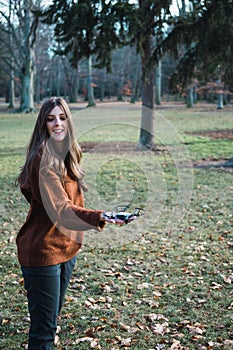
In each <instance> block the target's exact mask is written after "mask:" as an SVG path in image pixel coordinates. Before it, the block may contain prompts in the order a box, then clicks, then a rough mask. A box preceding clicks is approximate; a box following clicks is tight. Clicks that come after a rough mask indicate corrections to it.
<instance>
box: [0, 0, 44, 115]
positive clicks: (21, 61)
mask: <svg viewBox="0 0 233 350" xmlns="http://www.w3.org/2000/svg"><path fill="white" fill-rule="evenodd" d="M10 6H11V8H12V11H10V13H9V15H8V14H6V12H5V11H4V8H2V10H1V11H0V15H1V17H2V18H3V19H4V21H5V22H6V23H7V26H1V30H4V31H5V33H7V34H8V41H5V45H6V46H7V48H8V49H9V51H10V57H11V59H10V60H8V61H7V65H8V66H9V69H10V71H12V70H14V72H15V71H17V73H18V76H19V77H20V81H21V91H20V96H21V100H20V108H19V110H20V111H22V112H29V111H32V110H33V109H34V102H33V92H34V83H33V75H34V60H35V57H34V53H35V41H36V31H37V26H38V23H39V17H38V11H37V9H38V8H39V6H40V1H38V0H35V1H32V0H21V1H16V0H14V1H13V0H12V1H11V2H10ZM6 38H7V37H6Z"/></svg>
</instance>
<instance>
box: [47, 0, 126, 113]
mask: <svg viewBox="0 0 233 350" xmlns="http://www.w3.org/2000/svg"><path fill="white" fill-rule="evenodd" d="M123 5H126V6H128V5H127V2H124V1H119V2H113V1H109V2H108V3H107V2H105V1H101V0H92V1H90V0H88V1H86V0H78V1H76V2H74V1H72V2H67V1H64V0H56V1H53V3H52V4H51V5H50V6H49V8H48V9H47V10H46V11H44V12H43V13H42V16H43V18H44V19H43V21H44V22H45V23H47V24H50V25H54V33H55V37H56V40H57V42H58V43H60V49H59V50H56V53H57V54H59V55H69V59H70V62H71V65H72V66H73V67H76V68H77V65H78V63H79V61H80V60H81V59H82V58H84V57H85V58H86V59H87V62H88V72H89V74H88V75H89V76H88V81H89V89H88V92H89V93H88V96H89V101H88V102H89V103H88V105H89V106H91V105H93V104H94V101H93V93H92V91H91V89H90V87H91V85H92V73H91V69H92V64H91V59H92V57H94V56H95V60H96V64H95V66H96V67H99V68H102V67H106V68H107V71H108V72H109V71H111V52H112V50H113V49H114V48H116V47H117V45H119V44H120V41H121V40H120V37H121V36H122V33H123V29H121V28H119V29H118V28H116V26H115V24H116V16H118V15H119V16H121V9H122V6H123ZM119 21H120V20H119ZM119 21H118V22H119ZM118 31H119V32H120V33H121V35H118V33H117V32H118Z"/></svg>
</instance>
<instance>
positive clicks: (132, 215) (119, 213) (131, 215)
mask: <svg viewBox="0 0 233 350" xmlns="http://www.w3.org/2000/svg"><path fill="white" fill-rule="evenodd" d="M127 208H128V206H124V207H117V209H116V211H112V212H110V211H107V212H105V213H104V214H103V215H104V216H105V217H106V218H107V219H113V220H116V219H118V220H122V221H124V223H125V224H128V223H129V222H131V221H133V220H135V219H137V218H138V217H139V216H141V215H143V213H144V209H142V208H135V209H134V211H133V212H130V211H127Z"/></svg>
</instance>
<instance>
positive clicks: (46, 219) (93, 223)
mask: <svg viewBox="0 0 233 350" xmlns="http://www.w3.org/2000/svg"><path fill="white" fill-rule="evenodd" d="M40 162H41V157H40V156H39V155H38V156H37V157H36V158H35V160H34V162H33V167H32V169H33V170H32V173H31V174H30V175H31V176H30V181H29V182H28V183H25V184H23V185H22V186H21V187H20V189H21V192H22V193H23V195H24V196H25V198H26V199H27V201H28V202H29V203H30V209H29V212H28V215H27V218H26V221H25V223H24V225H23V226H22V227H21V229H20V231H19V233H18V235H17V238H16V244H17V248H18V259H19V263H20V264H21V265H22V266H31V267H33V266H48V265H54V264H59V263H62V262H65V261H68V260H70V259H71V258H72V257H74V256H75V255H76V254H77V252H78V250H79V249H80V247H81V245H82V242H83V236H84V233H83V231H86V230H90V229H93V228H94V229H96V230H102V229H103V227H104V225H105V223H104V222H102V221H100V213H102V211H101V210H90V209H85V208H84V199H83V195H82V192H81V191H79V188H78V182H77V181H76V180H73V179H72V178H71V177H69V176H67V178H66V179H65V185H64V186H63V184H62V182H61V179H60V176H59V175H58V174H57V173H56V172H55V171H54V170H53V169H52V168H49V169H46V174H45V173H44V172H43V171H42V170H41V167H40Z"/></svg>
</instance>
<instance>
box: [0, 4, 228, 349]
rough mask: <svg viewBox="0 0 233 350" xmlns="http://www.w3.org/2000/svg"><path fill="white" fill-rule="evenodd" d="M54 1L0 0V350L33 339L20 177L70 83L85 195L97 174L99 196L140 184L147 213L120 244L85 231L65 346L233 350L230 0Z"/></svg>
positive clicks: (136, 200)
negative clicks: (43, 123)
mask: <svg viewBox="0 0 233 350" xmlns="http://www.w3.org/2000/svg"><path fill="white" fill-rule="evenodd" d="M52 3H53V4H52ZM50 4H51V7H50V12H49V13H46V12H44V11H45V10H46V9H48V2H46V1H26V0H22V1H13V0H11V1H1V6H2V7H1V10H0V14H1V23H0V26H1V28H0V33H1V42H0V46H1V57H0V70H1V75H0V96H1V100H0V122H1V128H0V139H1V144H0V169H1V174H0V189H1V191H0V198H1V201H0V207H1V211H0V217H1V223H0V233H1V236H0V245H1V255H0V257H1V261H0V267H1V277H0V284H1V296H0V298H1V306H0V323H1V325H0V326H1V339H0V347H1V348H2V349H12V350H13V349H22V348H26V343H27V332H28V326H29V319H28V314H27V304H26V296H25V292H24V288H23V280H22V278H21V273H20V269H19V265H18V261H17V256H16V245H15V237H16V234H17V232H18V230H19V227H20V226H21V225H22V223H23V222H24V220H25V217H26V215H27V211H28V206H27V204H26V202H25V200H24V199H23V198H22V195H21V194H20V192H19V189H18V188H17V187H15V185H14V183H15V178H16V177H17V174H18V172H19V169H20V166H22V164H23V162H24V159H25V152H26V146H27V144H28V141H29V138H30V135H31V132H32V129H33V126H34V123H35V119H36V116H37V111H38V109H39V107H40V106H41V103H42V102H43V101H44V99H46V98H48V97H50V96H53V95H62V96H64V97H65V98H66V100H67V101H68V102H69V105H70V107H71V110H72V114H73V116H74V119H75V123H76V126H77V137H78V141H79V142H80V144H81V146H82V148H83V165H84V167H85V170H86V173H87V175H86V179H87V182H88V184H89V187H90V191H89V193H87V197H86V203H87V204H89V203H91V202H92V195H93V192H92V190H91V184H92V178H93V177H94V179H95V188H94V190H95V191H97V193H98V194H99V195H100V199H101V201H102V202H104V203H107V204H109V207H111V205H112V203H118V202H119V204H125V201H127V194H128V192H127V191H128V189H129V188H130V189H131V190H132V192H133V193H134V194H135V195H134V196H133V197H130V198H132V202H131V203H130V204H131V205H133V206H134V205H135V206H136V205H140V206H144V208H145V209H146V215H147V216H142V217H141V218H139V219H138V224H136V225H138V227H140V230H138V231H135V232H132V230H133V228H134V226H133V223H132V226H130V225H128V226H125V227H124V228H119V229H118V230H116V231H115V232H114V235H115V242H114V244H112V245H111V244H109V241H108V244H105V243H104V242H105V241H104V239H103V238H102V236H101V240H100V236H98V235H97V234H95V235H93V234H91V235H90V237H89V238H88V239H87V243H86V245H85V246H84V247H83V250H82V251H81V253H80V254H79V257H78V262H77V266H76V270H75V271H74V275H73V278H72V281H71V285H70V288H69V291H68V295H67V298H66V303H65V308H64V311H63V313H62V314H61V317H60V327H61V332H60V333H59V334H58V337H57V345H56V346H57V348H58V349H109V350H110V349H112V350H117V349H140V350H141V349H145V350H149V349H183V350H188V349H202V350H205V349H218V348H223V349H231V348H232V344H233V329H232V308H233V297H232V296H233V289H232V283H233V271H232V246H233V237H232V138H233V132H232V77H233V74H232V56H233V55H232V42H233V41H232V33H233V30H232V25H233V24H232V11H233V9H232V6H233V5H232V2H231V1H228V0H226V1H217V0H215V1H173V6H174V5H175V8H176V12H173V11H174V9H173V10H172V13H171V15H170V14H169V9H170V5H171V4H172V1H146V0H144V1H139V2H136V1H135V2H129V1H118V2H115V1H109V2H100V1H73V2H70V1H53V2H51V3H50ZM72 4H73V5H74V6H71V5H72ZM103 4H105V6H103ZM68 5H69V6H68ZM41 10H43V11H41ZM100 10H101V11H100ZM70 11H72V12H70ZM42 16H43V17H42ZM46 16H47V17H46ZM83 18H86V19H87V20H86V21H82V20H81V19H83ZM91 19H93V21H92V20H91ZM42 20H43V22H42ZM63 20H64V22H63ZM57 24H59V25H60V27H59V26H58V27H57ZM71 24H72V25H71ZM106 28H108V29H109V30H107V29H106ZM67 29H68V30H67ZM110 29H111V30H110ZM87 33H89V34H90V35H89V36H88V35H87ZM99 34H100V35H99ZM106 34H108V37H107V36H105V35H106ZM87 38H88V39H91V40H89V41H88V40H86V39H87ZM75 44H76V45H75ZM82 44H83V45H82ZM63 49H65V52H64V51H63ZM87 107H89V108H87ZM147 118H148V120H149V123H147ZM145 123H146V124H145ZM145 125H146V127H145V128H143V126H145ZM144 131H146V133H144ZM142 146H143V147H142ZM177 151H179V152H180V153H177ZM148 174H149V175H148ZM148 188H149V189H150V190H151V189H152V191H150V192H149V191H148ZM153 191H155V192H153ZM94 193H96V192H94ZM130 194H132V193H130ZM149 196H150V197H149ZM153 196H154V197H153ZM148 198H149V199H150V201H149V200H148ZM153 198H154V202H153ZM122 201H123V202H124V203H123V202H122ZM153 203H154V205H155V206H154V207H153ZM126 204H128V203H126ZM109 209H111V208H109ZM174 213H178V217H176V216H174ZM150 214H151V215H150ZM168 223H169V226H168ZM140 225H141V226H140ZM131 227H132V228H131ZM143 227H144V228H143ZM107 233H108V231H107ZM107 233H106V234H107ZM132 233H133V234H132ZM97 242H102V243H101V244H100V245H98V244H97ZM110 243H111V242H110Z"/></svg>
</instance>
